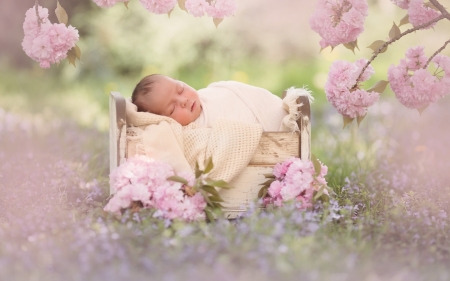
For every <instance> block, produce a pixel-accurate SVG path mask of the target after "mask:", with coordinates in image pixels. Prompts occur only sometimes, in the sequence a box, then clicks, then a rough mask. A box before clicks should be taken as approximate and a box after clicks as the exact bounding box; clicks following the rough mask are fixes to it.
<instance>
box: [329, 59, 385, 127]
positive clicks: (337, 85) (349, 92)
mask: <svg viewBox="0 0 450 281" xmlns="http://www.w3.org/2000/svg"><path fill="white" fill-rule="evenodd" d="M366 63H367V60H366V59H360V60H358V61H356V62H355V63H350V62H347V61H339V60H338V61H335V62H333V64H332V65H331V67H330V71H329V73H328V80H327V83H326V84H325V93H326V96H327V99H328V101H329V102H330V103H331V105H333V107H334V108H336V109H337V111H338V112H339V113H340V114H342V115H344V116H348V117H350V118H355V117H357V116H364V115H365V114H366V113H367V108H368V107H370V106H372V105H373V104H374V103H376V102H377V101H378V99H379V94H378V93H376V92H367V91H365V90H361V89H359V88H358V86H357V87H356V88H354V89H353V87H354V86H355V84H357V81H356V79H357V78H358V76H359V74H360V73H361V70H362V68H363V67H364V65H365V64H366ZM373 73H374V69H373V68H372V66H370V65H369V66H368V67H367V68H366V70H365V71H364V73H363V75H361V78H360V79H361V81H359V82H364V81H366V80H368V79H369V78H370V76H372V74H373ZM359 82H358V83H359Z"/></svg>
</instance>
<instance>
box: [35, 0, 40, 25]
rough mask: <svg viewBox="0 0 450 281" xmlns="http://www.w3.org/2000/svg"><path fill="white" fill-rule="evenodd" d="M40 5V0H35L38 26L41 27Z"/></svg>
mask: <svg viewBox="0 0 450 281" xmlns="http://www.w3.org/2000/svg"><path fill="white" fill-rule="evenodd" d="M38 6H39V0H35V3H34V9H35V10H36V18H37V22H38V27H39V28H41V18H40V17H39V10H38Z"/></svg>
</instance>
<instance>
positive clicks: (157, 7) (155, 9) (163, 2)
mask: <svg viewBox="0 0 450 281" xmlns="http://www.w3.org/2000/svg"><path fill="white" fill-rule="evenodd" d="M139 2H141V4H142V6H144V8H145V9H147V10H148V11H149V12H151V13H155V14H158V15H160V14H167V13H169V12H170V11H172V10H173V8H174V7H175V5H176V4H177V3H178V2H177V0H139Z"/></svg>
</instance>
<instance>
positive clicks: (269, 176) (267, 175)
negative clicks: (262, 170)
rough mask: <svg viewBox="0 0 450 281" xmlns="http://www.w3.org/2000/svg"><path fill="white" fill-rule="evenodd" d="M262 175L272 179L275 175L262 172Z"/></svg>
mask: <svg viewBox="0 0 450 281" xmlns="http://www.w3.org/2000/svg"><path fill="white" fill-rule="evenodd" d="M263 176H264V177H266V178H268V179H274V178H275V176H274V175H273V174H263Z"/></svg>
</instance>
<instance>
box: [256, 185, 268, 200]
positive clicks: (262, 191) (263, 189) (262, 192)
mask: <svg viewBox="0 0 450 281" xmlns="http://www.w3.org/2000/svg"><path fill="white" fill-rule="evenodd" d="M267 190H268V187H266V186H263V187H261V189H260V190H259V192H258V198H264V197H265V196H266V194H267Z"/></svg>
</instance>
